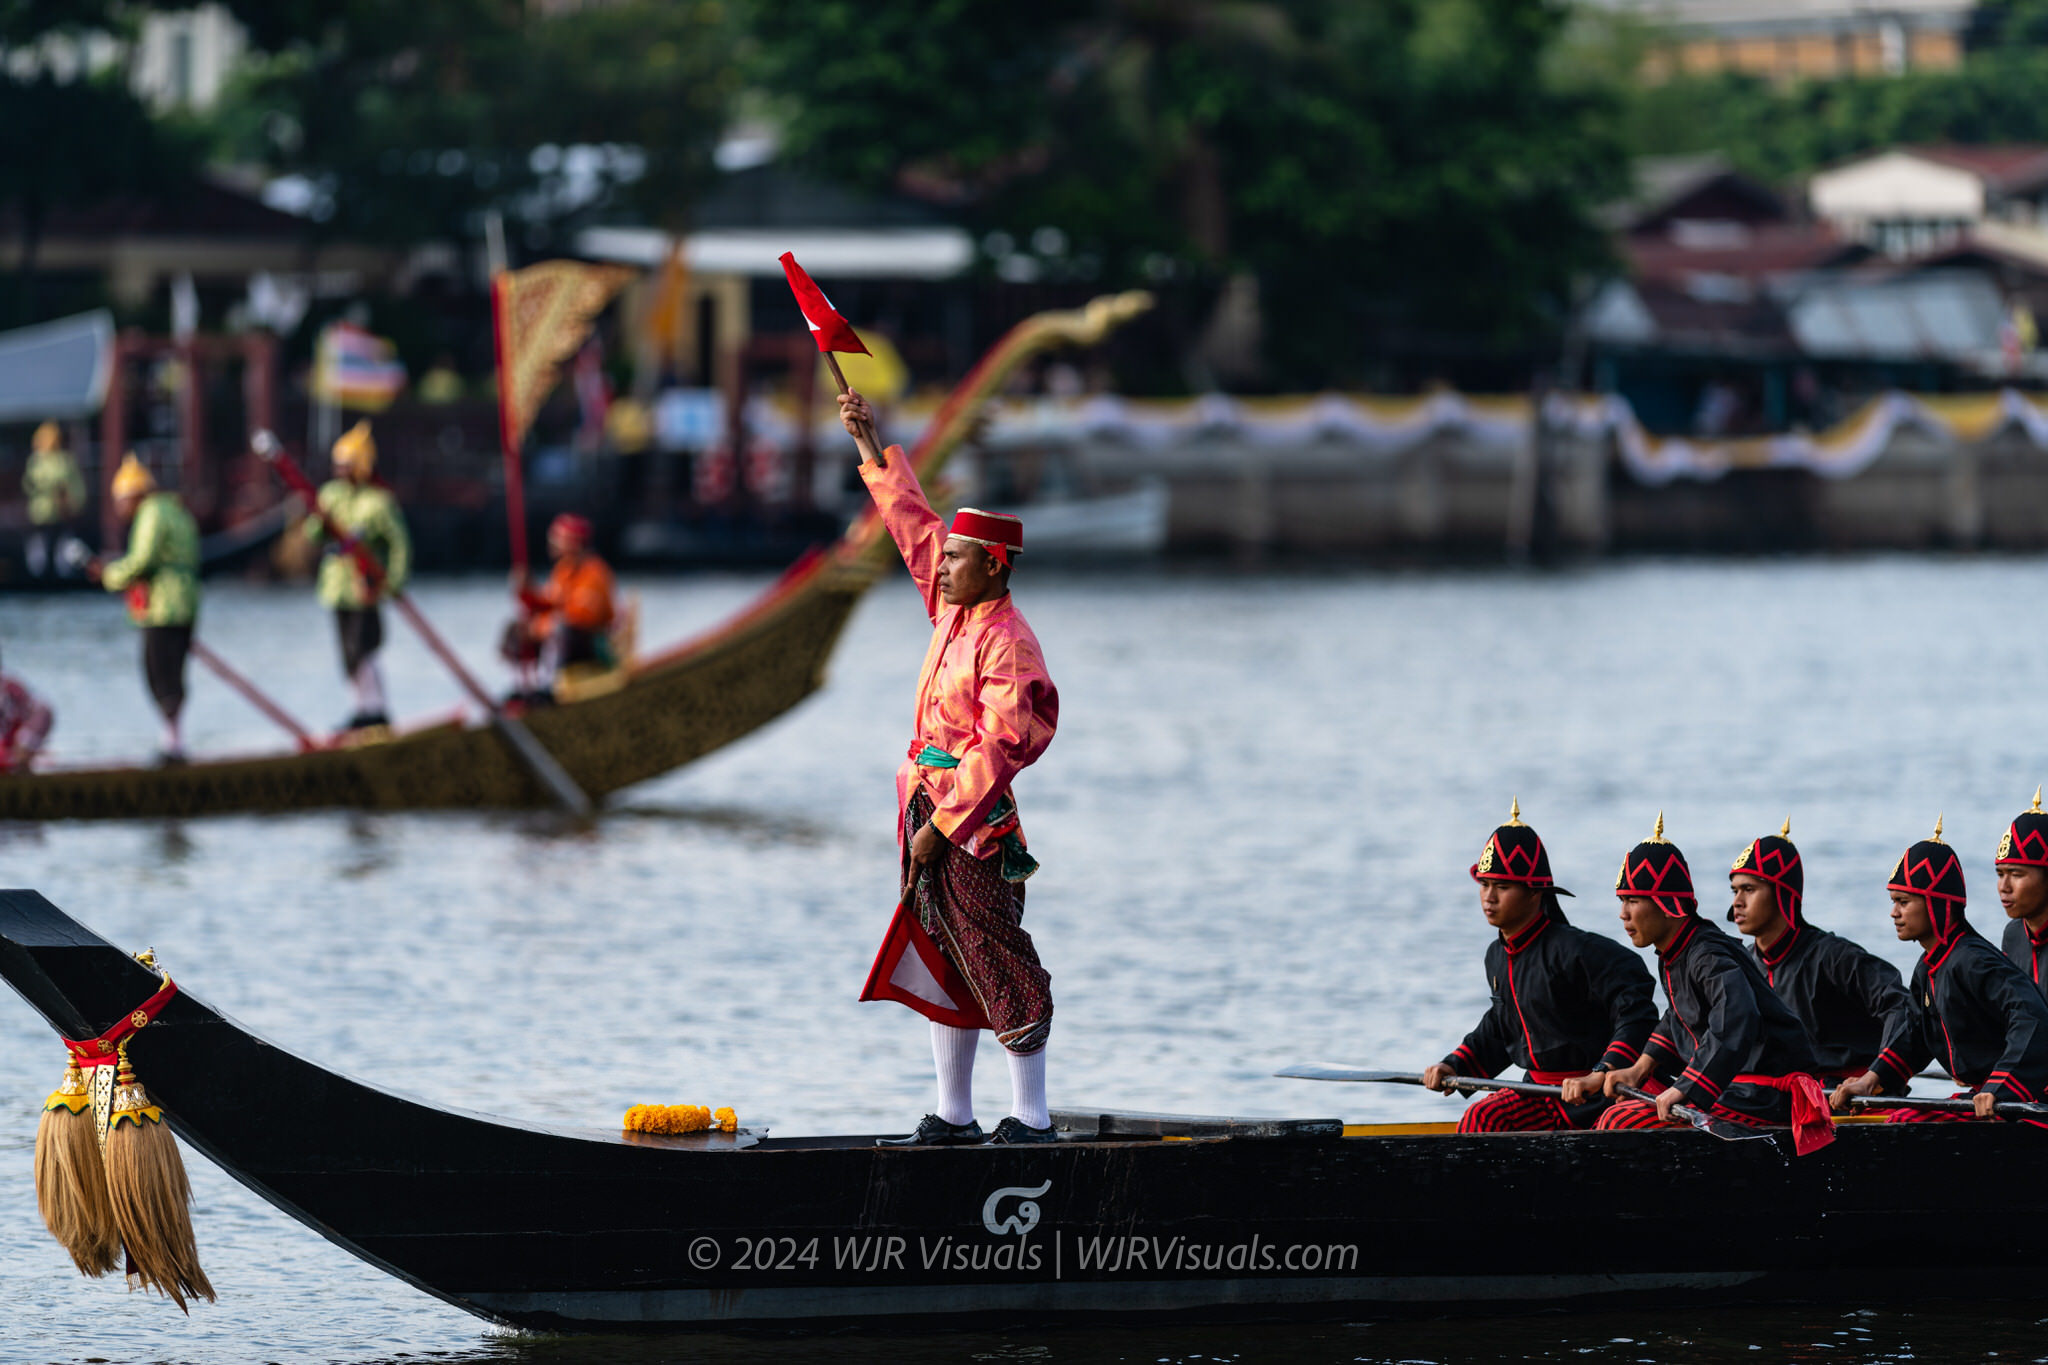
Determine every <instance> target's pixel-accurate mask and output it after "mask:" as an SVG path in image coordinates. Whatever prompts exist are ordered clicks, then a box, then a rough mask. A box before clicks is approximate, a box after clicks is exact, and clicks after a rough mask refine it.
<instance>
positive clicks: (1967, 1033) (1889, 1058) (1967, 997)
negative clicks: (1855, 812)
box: [1834, 820, 2048, 1126]
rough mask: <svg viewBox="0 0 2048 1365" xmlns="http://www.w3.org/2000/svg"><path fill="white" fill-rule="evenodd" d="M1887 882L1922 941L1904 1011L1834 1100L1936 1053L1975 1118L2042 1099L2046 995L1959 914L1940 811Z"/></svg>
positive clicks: (1959, 887) (1951, 853) (2046, 1066)
mask: <svg viewBox="0 0 2048 1365" xmlns="http://www.w3.org/2000/svg"><path fill="white" fill-rule="evenodd" d="M1885 889H1886V890H1888V891H1889V892H1891V898H1892V925H1893V927H1894V928H1895V929H1896V930H1897V931H1898V935H1899V937H1900V938H1902V939H1906V940H1909V941H1912V942H1915V943H1918V944H1919V945H1920V962H1919V965H1918V966H1916V967H1914V968H1913V981H1912V984H1911V986H1910V987H1909V988H1908V990H1907V997H1908V999H1907V1004H1908V1008H1909V1014H1908V1017H1907V1019H1906V1021H1905V1022H1904V1024H1903V1025H1902V1026H1901V1027H1900V1030H1899V1031H1898V1032H1897V1033H1894V1034H1889V1035H1887V1036H1886V1038H1885V1040H1884V1046H1883V1047H1882V1048H1881V1049H1879V1051H1878V1054H1877V1060H1876V1061H1875V1062H1873V1063H1871V1066H1870V1070H1868V1071H1866V1072H1864V1073H1863V1074H1862V1075H1860V1076H1852V1077H1850V1078H1849V1079H1848V1080H1846V1081H1844V1082H1842V1083H1841V1084H1840V1085H1838V1086H1836V1087H1835V1094H1834V1106H1835V1108H1836V1109H1837V1110H1838V1111H1839V1110H1845V1109H1847V1108H1848V1107H1849V1099H1850V1097H1851V1096H1855V1095H1874V1094H1876V1093H1877V1092H1878V1089H1879V1087H1884V1088H1886V1089H1890V1088H1891V1087H1894V1086H1901V1085H1904V1084H1905V1083H1906V1082H1907V1081H1908V1080H1910V1079H1911V1078H1912V1076H1913V1074H1914V1073H1915V1072H1917V1071H1919V1070H1920V1068H1921V1067H1923V1066H1926V1065H1927V1063H1928V1062H1930V1061H1933V1060H1935V1059H1937V1058H1938V1059H1940V1061H1941V1063H1942V1065H1943V1066H1945V1067H1946V1068H1947V1069H1948V1074H1949V1075H1951V1076H1953V1077H1955V1078H1956V1080H1957V1081H1959V1082H1961V1083H1962V1084H1963V1085H1964V1086H1966V1087H1968V1088H1967V1089H1966V1090H1964V1091H1962V1092H1960V1093H1961V1094H1965V1095H1968V1096H1970V1097H1971V1098H1972V1099H1973V1100H1974V1101H1975V1107H1976V1113H1975V1115H1974V1117H1976V1118H1987V1119H1988V1118H1991V1117H1993V1116H1994V1115H1993V1108H1994V1106H1995V1105H1996V1104H1997V1103H1998V1102H1999V1101H2000V1100H2019V1101H2022V1102H2027V1103H2036V1102H2039V1101H2040V1100H2041V1099H2042V1097H2043V1096H2044V1095H2048V1002H2044V1001H2043V1000H2042V998H2041V993H2040V992H2039V991H2038V990H2035V989H2034V983H2033V982H2032V981H2030V980H2029V979H2028V978H2027V976H2026V974H2025V973H2024V972H2022V971H2021V970H2020V969H2019V968H2018V967H2016V966H2014V965H2013V963H2012V959H2010V958H2008V957H2007V956H2006V955H2005V954H2004V953H2001V952H1999V951H1998V949H1996V948H1994V947H1992V946H1991V940H1990V939H1988V938H1985V937H1984V936H1983V935H1982V934H1980V933H1978V932H1977V931H1976V930H1975V929H1973V928H1971V927H1970V922H1969V920H1967V919H1966V918H1964V915H1963V910H1964V907H1965V905H1966V904H1967V894H1966V892H1965V889H1964V886H1963V865H1962V862H1961V860H1960V859H1958V858H1957V857H1956V854H1955V850H1954V849H1952V848H1950V847H1949V846H1948V845H1947V844H1945V843H1943V842H1942V841H1941V821H1940V820H1936V821H1935V822H1934V837H1933V838H1932V839H1922V840H1921V841H1920V842H1919V843H1917V844H1914V845H1913V846H1912V847H1911V848H1909V849H1907V850H1906V851H1905V853H1904V854H1903V855H1902V856H1901V857H1900V858H1899V862H1898V866H1897V867H1895V868H1893V869H1892V876H1891V881H1890V882H1889V883H1887V885H1886V888H1885ZM1968 1117H1972V1116H1971V1115H1963V1114H1954V1113H1947V1112H1944V1111H1941V1110H1929V1109H1894V1110H1892V1111H1891V1114H1890V1118H1891V1121H1892V1122H1894V1123H1926V1122H1932V1121H1939V1120H1945V1119H1958V1118H1968ZM2028 1122H2033V1120H2028ZM2043 1126H2048V1125H2043Z"/></svg>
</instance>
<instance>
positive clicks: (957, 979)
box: [860, 897, 988, 1029]
mask: <svg viewBox="0 0 2048 1365" xmlns="http://www.w3.org/2000/svg"><path fill="white" fill-rule="evenodd" d="M860 998H861V999H863V1000H894V1001H897V1002H899V1003H901V1004H905V1005H908V1006H910V1008H912V1009H914V1010H916V1011H917V1012H918V1013H919V1014H922V1015H923V1016H924V1017H925V1018H927V1019H931V1020H935V1021H937V1022H938V1023H941V1024H946V1025H948V1026H950V1027H952V1028H973V1029H985V1028H987V1027H988V1018H987V1017H986V1016H985V1015H983V1014H982V1012H981V1006H980V1005H979V1004H977V1003H976V1002H975V999H974V991H973V989H972V988H971V987H969V986H968V984H967V979H966V978H965V977H963V976H961V975H960V969H959V968H958V967H955V966H954V965H953V963H952V960H951V959H949V958H948V957H947V956H946V955H945V954H944V953H943V952H941V951H939V945H938V944H936V943H934V942H932V940H931V936H930V935H929V934H927V933H925V931H924V926H923V925H921V924H919V923H918V922H917V911H915V910H913V909H912V908H911V907H910V901H909V899H908V898H907V897H906V898H905V899H904V900H903V901H902V902H901V903H900V904H898V905H897V907H896V914H895V916H894V917H893V918H892V919H890V921H889V932H888V933H887V934H885V935H884V936H883V938H882V951H881V952H879V953H877V954H875V965H874V969H873V970H872V971H870V972H869V973H868V980H867V984H866V985H865V986H863V987H861V992H860Z"/></svg>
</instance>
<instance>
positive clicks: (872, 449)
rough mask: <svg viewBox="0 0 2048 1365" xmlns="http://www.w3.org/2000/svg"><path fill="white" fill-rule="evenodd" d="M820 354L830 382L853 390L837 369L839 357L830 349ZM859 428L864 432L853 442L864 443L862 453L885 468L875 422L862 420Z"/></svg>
mask: <svg viewBox="0 0 2048 1365" xmlns="http://www.w3.org/2000/svg"><path fill="white" fill-rule="evenodd" d="M821 354H822V355H823V356H824V357H825V367H826V368H827V369H829V370H831V371H832V382H833V383H835V384H837V385H838V386H839V391H840V392H841V393H852V392H853V390H852V389H851V388H849V387H847V383H846V375H845V374H844V373H842V372H841V371H840V369H839V357H838V356H837V355H835V354H833V353H832V352H831V351H824V352H821ZM860 429H861V431H863V432H864V433H866V434H865V435H864V436H855V437H854V438H853V439H854V440H855V442H857V443H865V445H866V446H867V449H866V450H865V451H863V452H862V453H863V454H865V455H866V456H867V457H868V458H869V459H870V460H873V461H874V462H875V467H876V468H877V469H887V468H888V467H889V460H888V457H887V456H885V455H883V454H882V438H881V437H880V436H878V435H876V434H875V424H874V423H873V422H862V423H861V424H860Z"/></svg>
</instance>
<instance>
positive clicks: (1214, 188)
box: [753, 0, 1623, 384]
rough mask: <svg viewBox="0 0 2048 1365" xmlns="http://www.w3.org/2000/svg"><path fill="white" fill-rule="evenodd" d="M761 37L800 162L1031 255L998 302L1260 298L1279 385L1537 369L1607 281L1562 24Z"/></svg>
mask: <svg viewBox="0 0 2048 1365" xmlns="http://www.w3.org/2000/svg"><path fill="white" fill-rule="evenodd" d="M753 18H754V26H753V27H754V36H755V41H756V43H757V45H758V48H759V51H760V54H761V72H762V78H763V80H764V81H766V82H767V83H768V84H769V85H771V86H772V87H773V88H774V89H776V90H777V91H779V92H780V93H781V94H783V95H784V96H785V97H786V98H787V99H788V101H789V104H790V109H791V114H790V118H789V128H788V132H789V147H790V150H791V152H792V153H793V154H794V155H795V156H797V157H799V158H801V159H802V160H804V161H807V162H808V163H810V164H811V165H813V166H815V167H817V168H818V169H819V170H821V171H823V172H825V173H829V174H835V175H837V176H839V177H841V178H845V179H850V180H853V181H855V182H857V183H861V184H864V185H866V186H868V187H871V188H893V189H896V190H898V191H903V192H907V193H911V194H915V195H919V196H922V197H924V198H926V199H930V200H934V201H937V202H940V203H943V204H946V205H948V206H949V207H951V208H953V209H954V210H955V211H957V212H959V213H961V214H962V215H963V216H965V217H966V218H967V219H968V221H970V222H971V223H972V224H973V225H974V226H975V227H976V228H978V229H980V230H981V231H983V232H985V233H989V234H993V236H992V237H991V238H990V240H992V241H993V242H994V243H995V245H996V254H997V255H998V256H1001V255H1003V254H1004V248H1005V247H1006V246H1007V247H1012V248H1014V246H1015V244H1016V243H1017V242H1019V241H1030V242H1031V243H1032V247H1033V250H1032V251H1031V252H1030V253H1029V257H1028V259H1026V260H1025V261H1024V263H1023V265H1022V267H1017V266H1016V264H1015V263H1014V262H1012V261H1007V260H1001V259H999V260H997V261H995V262H994V264H995V266H996V268H997V269H998V270H999V271H1001V272H1002V273H1004V274H1005V275H1006V276H1008V277H1009V278H1024V277H1028V275H1029V274H1030V273H1033V272H1038V271H1043V272H1046V273H1047V274H1048V275H1050V276H1051V277H1054V278H1057V277H1059V276H1061V275H1062V274H1064V275H1066V276H1068V277H1073V278H1096V277H1101V278H1104V279H1105V280H1107V281H1109V282H1112V283H1127V282H1139V283H1154V282H1159V281H1162V280H1180V281H1183V282H1192V283H1193V284H1194V285H1195V286H1196V287H1206V288H1208V289H1210V290H1212V291H1216V292H1217V294H1218V296H1219V298H1220V299H1221V300H1222V301H1223V302H1224V304H1227V305H1228V306H1231V307H1240V308H1241V307H1243V306H1245V305H1246V301H1247V299H1248V298H1252V299H1256V300H1257V301H1258V307H1259V311H1260V312H1261V314H1262V317H1261V318H1260V323H1261V325H1260V328H1259V331H1260V334H1261V335H1262V337H1263V343H1262V349H1263V353H1264V356H1265V358H1266V360H1267V361H1268V363H1269V365H1270V366H1272V367H1274V368H1276V369H1277V370H1278V371H1279V372H1280V373H1281V375H1284V380H1285V382H1286V383H1289V384H1304V383H1309V384H1313V383H1334V382H1344V381H1346V380H1356V379H1358V378H1359V377H1361V376H1362V375H1363V374H1365V373H1366V372H1367V370H1368V369H1369V368H1370V367H1371V366H1372V365H1373V364H1374V362H1375V361H1377V360H1380V359H1383V358H1385V357H1386V356H1388V355H1390V354H1393V353H1396V352H1401V351H1412V350H1413V348H1415V347H1416V346H1417V345H1427V346H1434V347H1436V348H1439V349H1440V350H1442V351H1444V352H1445V353H1446V354H1447V355H1448V354H1449V353H1452V352H1456V351H1458V350H1461V349H1463V350H1481V351H1483V350H1493V349H1498V348H1502V347H1507V348H1528V347H1532V346H1536V345H1539V344H1540V343H1541V341H1542V339H1543V337H1544V335H1545V333H1546V331H1547V329H1548V328H1549V327H1550V326H1551V325H1552V324H1554V322H1555V321H1556V319H1557V317H1558V315H1559V313H1560V311H1561V304H1562V302H1563V300H1564V299H1565V297H1566V294H1567V292H1568V287H1569V284H1570V282H1571V279H1572V277H1573V276H1574V274H1575V272H1578V271H1580V270H1582V269H1583V268H1585V267H1587V266H1588V265H1591V264H1594V263H1596V262H1598V261H1599V260H1600V259H1601V253H1602V241H1601V238H1600V236H1599V234H1598V233H1597V231H1595V229H1594V228H1593V227H1592V225H1591V223H1590V221H1589V218H1588V207H1589V205H1590V204H1591V203H1593V202H1596V201H1597V200H1598V199H1600V198H1602V197H1604V196H1605V195H1607V194H1610V193H1612V192H1613V191H1614V190H1615V188H1616V187H1617V186H1618V185H1620V183H1621V175H1622V170H1623V160H1622V153H1623V144H1622V140H1621V137H1620V134H1619V131H1618V129H1617V128H1616V127H1615V126H1614V112H1615V108H1616V101H1615V99H1614V98H1613V96H1612V94H1611V93H1610V92H1608V91H1606V90H1605V89H1603V88H1600V87H1596V86H1593V85H1590V84H1581V85H1579V86H1575V87H1568V86H1566V85H1565V84H1563V83H1560V82H1558V81H1556V80H1554V79H1552V78H1551V76H1550V75H1549V73H1548V69H1547V67H1546V64H1545V62H1544V61H1543V55H1544V53H1545V52H1546V50H1547V49H1548V48H1550V47H1551V46H1552V45H1553V44H1555V43H1556V42H1557V41H1558V40H1559V37H1560V35H1561V34H1562V33H1563V31H1564V29H1565V26H1566V23H1567V20H1568V18H1569V10H1568V7H1567V6H1566V5H1565V4H1564V3H1562V2H1561V0H1284V2H1280V0H1275V2H1273V3H1254V2H1252V0H1189V2H1188V3H1181V4H1175V3H1170V0H1049V3H1046V4H1043V5H1040V6H1036V7H1032V8H1029V9H1024V8H1019V7H990V6H986V5H979V4H975V3H973V2H972V0H929V2H928V3H922V4H882V5H877V4H862V3H855V2H854V0H755V3H754V6H753ZM1047 228H1051V229H1055V231H1052V232H1047V231H1045V229H1047ZM1019 254H1020V255H1022V254H1023V253H1019ZM1226 280H1231V281H1235V283H1236V286H1245V285H1255V288H1253V289H1249V290H1248V289H1246V288H1243V287H1223V286H1224V283H1225V281H1226ZM1215 321H1220V317H1219V318H1218V319H1212V323H1213V322H1215ZM1199 331H1201V332H1208V331H1213V327H1212V328H1208V329H1199ZM1198 340H1199V336H1190V337H1189V338H1188V342H1189V345H1190V349H1191V350H1192V349H1193V348H1194V347H1195V345H1196V344H1197V342H1198ZM1191 374H1192V375H1193V377H1195V378H1197V379H1200V378H1201V377H1202V375H1201V374H1200V372H1199V370H1197V369H1194V368H1192V367H1191Z"/></svg>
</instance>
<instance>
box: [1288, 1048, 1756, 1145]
mask: <svg viewBox="0 0 2048 1365" xmlns="http://www.w3.org/2000/svg"><path fill="white" fill-rule="evenodd" d="M1273 1074H1274V1075H1276V1076H1285V1077H1287V1078H1288V1079H1290V1080H1297V1081H1386V1082H1391V1083H1392V1084H1395V1085H1421V1084H1422V1077H1420V1076H1418V1075H1414V1074H1412V1073H1410V1072H1406V1071H1368V1070H1366V1069H1365V1068H1363V1067H1356V1066H1330V1065H1309V1066H1290V1067H1287V1068H1285V1069H1283V1070H1280V1071H1276V1072H1274V1073H1273ZM1444 1083H1445V1084H1446V1085H1448V1086H1450V1087H1451V1088H1452V1089H1453V1090H1511V1091H1514V1092H1515V1093H1516V1094H1519V1095H1550V1096H1556V1097H1562V1096H1563V1095H1564V1087H1563V1086H1560V1085H1538V1084H1537V1083H1536V1082H1534V1081H1495V1080H1487V1079H1485V1078H1483V1077H1479V1076H1449V1077H1446V1078H1445V1080H1444ZM1620 1090H1621V1093H1622V1094H1624V1095H1626V1096H1628V1097H1629V1098H1630V1099H1632V1100H1642V1101H1644V1102H1645V1103H1647V1104H1655V1103H1656V1102H1657V1097H1656V1096H1655V1095H1652V1094H1650V1093H1649V1092H1648V1091H1646V1090H1638V1089H1636V1087H1634V1086H1632V1085H1624V1086H1622V1087H1620ZM1671 1112H1672V1113H1674V1114H1676V1115H1677V1116H1678V1117H1679V1118H1681V1119H1683V1120H1685V1122H1687V1123H1689V1124H1691V1125H1692V1126H1693V1127H1695V1128H1697V1129H1699V1130H1700V1131H1701V1132H1703V1133H1712V1134H1713V1135H1714V1136H1715V1137H1717V1138H1721V1139H1722V1140H1723V1141H1727V1142H1748V1141H1751V1140H1752V1139H1755V1138H1767V1137H1769V1136H1770V1135H1771V1130H1769V1129H1755V1128H1745V1127H1743V1126H1742V1125H1741V1124H1738V1123H1729V1122H1727V1121H1726V1120H1725V1119H1717V1118H1715V1117H1714V1116H1713V1115H1711V1114H1707V1113H1704V1112H1702V1111H1701V1110H1698V1109H1695V1108H1693V1107H1692V1106H1691V1105H1689V1104H1679V1105H1673V1106H1672V1109H1671Z"/></svg>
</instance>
